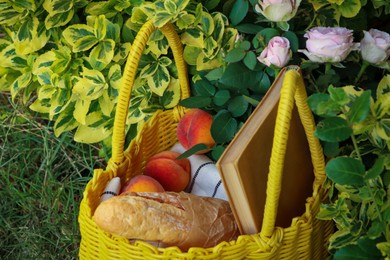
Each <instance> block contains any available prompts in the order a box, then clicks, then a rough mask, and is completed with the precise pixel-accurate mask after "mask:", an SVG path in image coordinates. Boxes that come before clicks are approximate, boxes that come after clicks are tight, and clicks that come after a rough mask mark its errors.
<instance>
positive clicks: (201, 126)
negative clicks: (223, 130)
mask: <svg viewBox="0 0 390 260" xmlns="http://www.w3.org/2000/svg"><path fill="white" fill-rule="evenodd" d="M212 122H213V117H212V116H211V115H210V114H209V113H207V112H206V111H203V110H201V109H198V108H194V109H191V110H189V111H188V112H187V113H186V114H185V115H184V116H183V117H182V118H181V119H180V121H179V124H178V126H177V139H178V140H179V143H180V144H181V145H182V146H183V147H184V148H185V149H186V150H188V149H190V148H191V147H193V146H194V145H197V144H205V145H207V146H208V147H209V148H211V147H212V146H213V145H214V144H215V141H214V139H213V137H212V136H211V131H210V130H211V124H212ZM207 151H208V150H207V149H206V150H203V151H199V152H197V154H202V153H206V152H207Z"/></svg>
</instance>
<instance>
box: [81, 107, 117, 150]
mask: <svg viewBox="0 0 390 260" xmlns="http://www.w3.org/2000/svg"><path fill="white" fill-rule="evenodd" d="M106 122H107V120H105V119H104V118H103V115H102V114H101V113H100V112H93V113H91V114H89V115H88V116H87V118H86V124H85V125H79V126H78V128H77V130H76V133H75V136H74V140H75V141H76V142H79V143H88V144H91V143H97V142H100V141H102V140H104V139H106V138H107V137H109V136H110V135H111V133H112V129H107V128H106V126H105V123H106ZM92 125H93V126H92Z"/></svg>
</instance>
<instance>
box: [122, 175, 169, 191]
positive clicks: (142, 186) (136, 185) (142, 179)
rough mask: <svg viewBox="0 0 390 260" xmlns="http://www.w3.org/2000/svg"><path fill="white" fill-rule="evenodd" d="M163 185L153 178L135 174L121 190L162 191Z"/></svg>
mask: <svg viewBox="0 0 390 260" xmlns="http://www.w3.org/2000/svg"><path fill="white" fill-rule="evenodd" d="M164 191H165V190H164V188H163V186H162V185H161V184H160V183H159V182H158V181H157V180H155V179H154V178H152V177H150V176H146V175H137V176H134V177H133V178H131V179H130V180H129V181H127V182H126V183H125V184H124V185H123V187H122V189H121V193H123V192H164Z"/></svg>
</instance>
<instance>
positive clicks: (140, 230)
mask: <svg viewBox="0 0 390 260" xmlns="http://www.w3.org/2000/svg"><path fill="white" fill-rule="evenodd" d="M137 194H138V195H137ZM161 194H163V193H161ZM141 195H142V194H141ZM145 195H147V194H145ZM165 195H167V194H165ZM156 198H159V197H156ZM166 198H168V197H167V196H163V199H166ZM93 218H94V221H95V222H96V224H97V225H98V226H99V227H100V228H101V229H102V230H104V231H106V232H109V233H112V234H115V235H119V236H123V237H126V238H129V239H139V238H142V239H143V240H152V241H161V242H163V243H167V244H176V243H178V242H180V241H182V240H183V239H184V238H185V236H186V235H187V234H188V232H189V230H190V227H191V225H190V223H189V221H188V218H187V216H186V212H185V211H184V210H183V209H180V208H178V207H176V206H173V205H171V204H168V203H161V202H159V201H157V200H155V199H152V198H148V197H147V196H146V197H143V196H140V194H139V193H128V194H123V195H121V196H116V197H113V198H111V199H109V200H106V201H104V202H102V203H101V204H100V205H99V206H98V207H97V209H96V211H95V215H94V217H93Z"/></svg>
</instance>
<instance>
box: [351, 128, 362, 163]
mask: <svg viewBox="0 0 390 260" xmlns="http://www.w3.org/2000/svg"><path fill="white" fill-rule="evenodd" d="M351 139H352V143H353V147H354V148H355V152H356V155H357V157H358V159H359V161H361V162H363V160H362V156H361V155H360V150H359V146H358V144H357V141H356V138H355V136H354V135H353V134H352V135H351Z"/></svg>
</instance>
